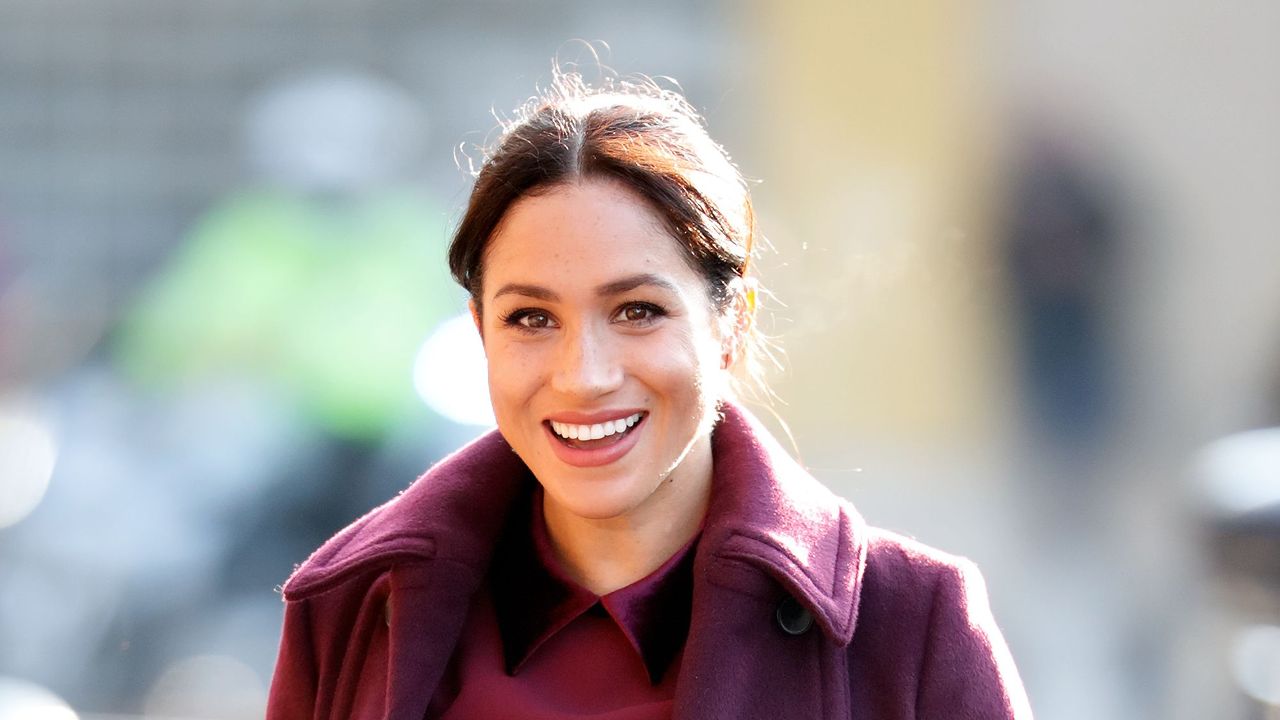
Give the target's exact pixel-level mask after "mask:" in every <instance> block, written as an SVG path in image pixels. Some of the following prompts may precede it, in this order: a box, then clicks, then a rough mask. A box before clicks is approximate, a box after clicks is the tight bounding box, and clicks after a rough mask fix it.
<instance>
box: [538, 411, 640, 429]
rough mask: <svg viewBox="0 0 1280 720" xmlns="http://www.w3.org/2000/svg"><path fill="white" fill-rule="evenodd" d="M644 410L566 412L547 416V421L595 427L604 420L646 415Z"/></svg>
mask: <svg viewBox="0 0 1280 720" xmlns="http://www.w3.org/2000/svg"><path fill="white" fill-rule="evenodd" d="M646 412H647V411H646V410H645V409H644V408H617V409H609V410H596V411H595V412H589V413H584V412H574V411H572V410H568V411H565V412H558V413H555V414H553V415H548V416H547V417H546V419H547V420H549V421H552V422H561V423H570V424H573V425H595V424H596V423H602V422H604V421H605V420H618V419H621V418H626V417H631V416H632V415H635V414H636V413H642V414H644V413H646Z"/></svg>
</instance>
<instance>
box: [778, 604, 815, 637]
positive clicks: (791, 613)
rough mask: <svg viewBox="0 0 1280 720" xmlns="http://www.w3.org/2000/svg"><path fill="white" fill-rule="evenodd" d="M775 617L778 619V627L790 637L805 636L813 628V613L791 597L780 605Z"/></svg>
mask: <svg viewBox="0 0 1280 720" xmlns="http://www.w3.org/2000/svg"><path fill="white" fill-rule="evenodd" d="M774 616H775V617H777V618H778V627H780V628H782V632H784V633H786V634H788V635H803V634H805V633H807V632H809V628H811V627H813V613H811V612H809V610H808V609H807V608H805V606H803V605H801V604H800V603H799V602H797V601H796V599H795V598H793V597H791V596H790V595H788V596H787V597H784V598H783V599H782V602H780V603H778V612H776V613H774Z"/></svg>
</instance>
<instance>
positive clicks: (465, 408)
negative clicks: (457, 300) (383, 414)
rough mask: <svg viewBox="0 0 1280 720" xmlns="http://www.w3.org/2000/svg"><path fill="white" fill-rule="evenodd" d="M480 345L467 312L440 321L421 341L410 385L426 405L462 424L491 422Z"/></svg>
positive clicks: (483, 361) (486, 423)
mask: <svg viewBox="0 0 1280 720" xmlns="http://www.w3.org/2000/svg"><path fill="white" fill-rule="evenodd" d="M487 367H488V365H487V363H486V362H485V358H484V346H483V345H481V344H480V336H479V334H478V333H477V332H476V327H475V323H474V322H473V321H472V319H471V315H470V314H468V313H464V314H462V315H459V316H457V317H454V318H450V319H448V320H445V321H444V322H442V323H440V325H439V326H438V327H437V328H436V330H435V332H433V333H432V334H431V337H429V338H427V341H426V342H425V343H423V344H422V349H421V350H419V351H418V359H417V360H416V361H415V362H414V366H413V386H414V387H415V388H416V389H417V391H418V395H419V397H421V398H422V399H423V401H424V402H426V403H427V405H428V406H429V407H430V408H431V409H432V410H435V411H436V412H438V413H440V414H441V415H443V416H445V417H446V418H449V419H450V420H452V421H454V422H457V423H462V424H464V425H485V426H488V425H493V424H494V420H493V406H492V405H490V403H489V383H488V377H487Z"/></svg>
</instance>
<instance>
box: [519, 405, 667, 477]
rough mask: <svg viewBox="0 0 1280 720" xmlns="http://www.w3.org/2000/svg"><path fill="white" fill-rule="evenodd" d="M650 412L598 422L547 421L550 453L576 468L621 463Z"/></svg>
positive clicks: (636, 439)
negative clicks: (619, 461)
mask: <svg viewBox="0 0 1280 720" xmlns="http://www.w3.org/2000/svg"><path fill="white" fill-rule="evenodd" d="M648 419H649V413H647V412H637V413H632V414H630V415H624V416H622V417H617V418H613V419H610V420H602V421H601V422H598V423H584V424H579V423H570V422H561V421H559V420H547V421H546V422H545V423H544V424H543V426H544V427H545V428H546V429H547V430H546V432H547V438H548V440H549V441H550V443H551V450H552V451H553V452H554V453H555V455H556V457H558V458H560V460H561V461H563V462H565V463H567V464H569V465H574V466H576V467H598V466H601V465H609V464H612V463H614V462H617V461H618V460H621V459H622V457H623V456H625V455H626V454H627V453H628V452H630V451H631V449H632V448H633V447H635V445H636V443H637V442H638V441H639V440H638V438H639V437H640V435H641V434H642V433H641V428H643V427H644V426H645V425H646V424H647V423H646V421H647V420H648Z"/></svg>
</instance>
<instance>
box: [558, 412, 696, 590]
mask: <svg viewBox="0 0 1280 720" xmlns="http://www.w3.org/2000/svg"><path fill="white" fill-rule="evenodd" d="M711 475H712V463H711V439H710V437H709V436H707V435H704V436H703V437H702V438H700V439H699V440H698V441H697V442H696V443H695V445H694V447H693V448H691V449H690V450H689V453H688V454H687V455H686V456H685V457H684V459H683V460H682V461H681V462H680V464H679V465H678V466H677V467H676V468H675V469H674V470H672V471H671V473H670V474H669V475H668V476H667V477H666V478H664V479H663V480H662V481H661V484H660V485H659V486H658V488H657V489H656V490H654V492H653V494H652V495H650V496H649V497H648V498H647V499H646V500H645V501H644V502H643V503H641V505H640V506H638V507H636V508H633V509H631V510H630V511H628V512H626V513H624V514H622V515H618V516H616V517H610V518H584V517H580V516H577V515H574V514H573V513H570V512H567V511H565V509H564V508H563V507H562V506H560V505H558V504H556V503H555V502H554V501H553V500H552V499H551V497H550V496H549V495H543V505H542V512H543V516H544V517H545V518H546V522H547V534H548V535H549V536H550V538H551V544H552V546H553V547H554V548H555V551H556V555H557V557H558V559H559V560H560V563H561V565H562V567H563V568H564V570H565V572H567V573H568V574H569V576H570V577H572V578H573V579H574V580H575V581H577V582H578V583H579V584H581V585H582V586H583V587H585V588H587V589H588V590H590V591H592V592H593V593H595V594H597V595H605V594H607V593H610V592H613V591H614V590H617V589H619V588H623V587H626V586H628V585H630V584H632V583H634V582H636V581H637V580H640V579H641V578H643V577H645V576H647V575H649V574H650V573H652V572H653V571H654V570H657V569H658V568H659V567H660V566H661V565H662V564H663V563H664V562H666V561H667V560H668V559H669V558H670V557H671V556H672V555H674V554H675V553H676V552H677V551H678V550H680V548H682V547H684V546H685V544H687V543H688V542H689V541H690V540H691V539H693V536H694V535H696V534H697V532H698V530H699V529H700V528H701V527H702V520H703V518H704V517H705V516H706V512H707V504H708V502H709V500H710V497H711Z"/></svg>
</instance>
